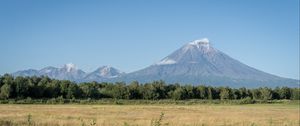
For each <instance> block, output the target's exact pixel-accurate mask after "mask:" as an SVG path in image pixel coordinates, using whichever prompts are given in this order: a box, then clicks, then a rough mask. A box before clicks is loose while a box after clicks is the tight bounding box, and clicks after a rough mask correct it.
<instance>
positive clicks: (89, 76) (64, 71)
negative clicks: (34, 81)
mask: <svg viewBox="0 0 300 126" xmlns="http://www.w3.org/2000/svg"><path fill="white" fill-rule="evenodd" d="M122 74H124V73H123V72H121V71H119V70H117V69H115V68H113V67H109V66H103V67H100V68H98V69H97V70H95V71H93V72H91V73H86V72H84V71H82V70H80V69H77V67H76V65H74V64H72V63H69V64H65V65H64V66H63V67H61V68H56V67H52V66H49V67H45V68H43V69H41V70H34V69H28V70H22V71H17V72H15V73H13V74H12V75H13V76H48V77H50V78H53V79H59V80H71V81H76V82H87V81H99V82H100V81H105V80H107V79H110V78H115V77H118V76H121V75H122Z"/></svg>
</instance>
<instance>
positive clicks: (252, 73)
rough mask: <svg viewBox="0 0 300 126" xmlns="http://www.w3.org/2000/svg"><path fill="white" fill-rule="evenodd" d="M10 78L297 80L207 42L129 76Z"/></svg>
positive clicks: (57, 71) (247, 83) (68, 68)
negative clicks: (254, 65)
mask: <svg viewBox="0 0 300 126" xmlns="http://www.w3.org/2000/svg"><path fill="white" fill-rule="evenodd" d="M13 75H15V76H33V75H37V76H41V75H46V76H49V77H51V78H55V79H67V80H72V81H77V82H87V81H98V82H103V81H108V82H115V81H125V82H131V81H135V80H136V81H139V82H143V83H145V82H151V81H155V80H164V81H166V82H167V83H181V84H193V85H198V84H205V85H212V86H231V87H259V86H268V87H275V86H290V87H296V86H299V80H294V79H288V78H282V77H279V76H275V75H272V74H268V73H265V72H263V71H260V70H257V69H255V68H252V67H250V66H247V65H245V64H243V63H241V62H239V61H237V60H235V59H233V58H231V57H230V56H228V55H226V54H225V53H223V52H221V51H219V50H217V49H215V48H213V47H212V46H211V45H210V43H209V40H208V39H206V38H204V39H200V40H195V41H192V42H189V43H187V44H186V45H184V46H183V47H181V48H179V49H178V50H176V51H175V52H173V53H171V54H170V55H168V56H167V57H165V58H163V59H162V60H161V61H159V62H157V63H155V64H153V65H151V66H149V67H146V68H144V69H141V70H138V71H135V72H132V73H128V74H125V73H123V72H120V71H119V70H117V69H115V68H113V67H107V66H104V67H100V68H98V69H97V70H95V71H94V72H91V73H85V72H83V71H82V70H78V69H76V68H75V66H74V65H73V64H66V65H65V66H64V67H62V68H54V67H46V68H44V69H41V70H33V69H29V70H25V71H18V72H16V73H13Z"/></svg>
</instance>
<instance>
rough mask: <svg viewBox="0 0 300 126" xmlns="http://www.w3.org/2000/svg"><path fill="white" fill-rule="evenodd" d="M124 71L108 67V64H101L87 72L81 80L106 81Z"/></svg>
mask: <svg viewBox="0 0 300 126" xmlns="http://www.w3.org/2000/svg"><path fill="white" fill-rule="evenodd" d="M123 74H125V73H123V72H121V71H120V70H118V69H116V68H113V67H110V66H102V67H99V68H98V69H97V70H95V71H93V72H91V73H89V74H88V75H87V76H85V77H84V79H83V80H82V81H84V82H90V81H97V82H103V81H107V80H108V79H111V78H116V77H119V76H121V75H123Z"/></svg>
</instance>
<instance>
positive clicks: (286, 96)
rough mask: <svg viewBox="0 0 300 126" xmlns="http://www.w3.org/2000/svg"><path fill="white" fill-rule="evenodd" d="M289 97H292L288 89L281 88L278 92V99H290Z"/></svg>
mask: <svg viewBox="0 0 300 126" xmlns="http://www.w3.org/2000/svg"><path fill="white" fill-rule="evenodd" d="M291 95H292V93H291V90H290V88H288V87H282V88H281V89H280V90H279V96H280V99H290V98H291Z"/></svg>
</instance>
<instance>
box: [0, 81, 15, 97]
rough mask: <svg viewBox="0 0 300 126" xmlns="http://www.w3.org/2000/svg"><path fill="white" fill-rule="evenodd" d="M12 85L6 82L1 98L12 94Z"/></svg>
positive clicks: (0, 93)
mask: <svg viewBox="0 0 300 126" xmlns="http://www.w3.org/2000/svg"><path fill="white" fill-rule="evenodd" d="M11 92H12V90H11V86H10V85H8V84H4V85H2V87H1V92H0V99H8V98H9V97H10V96H11Z"/></svg>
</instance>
